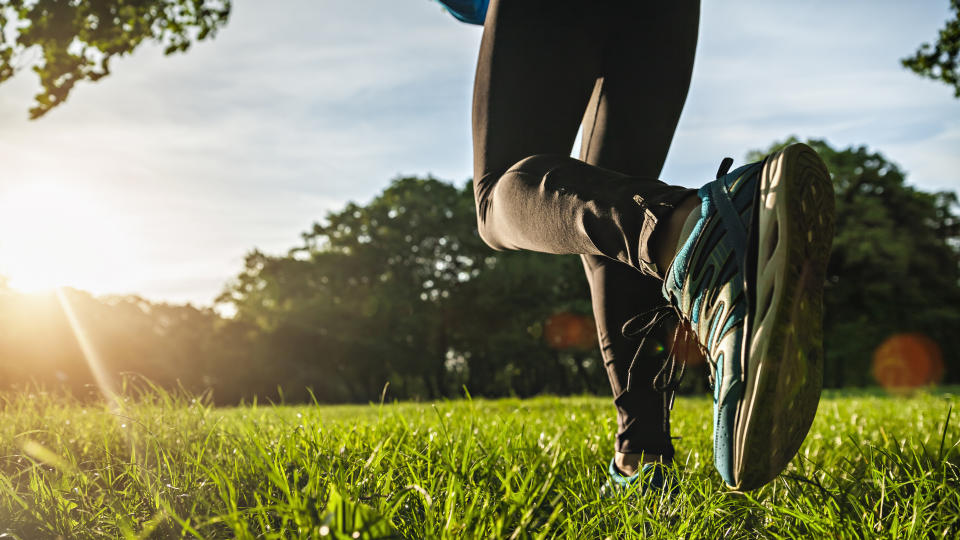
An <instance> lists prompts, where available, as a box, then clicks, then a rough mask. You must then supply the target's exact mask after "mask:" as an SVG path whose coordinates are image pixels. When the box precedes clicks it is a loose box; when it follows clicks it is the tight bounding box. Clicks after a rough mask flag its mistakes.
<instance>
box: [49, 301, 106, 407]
mask: <svg viewBox="0 0 960 540" xmlns="http://www.w3.org/2000/svg"><path fill="white" fill-rule="evenodd" d="M56 293H57V300H59V302H60V307H61V308H63V313H64V315H66V316H67V322H69V323H70V329H71V330H73V335H74V337H75V338H76V339H77V344H78V345H79V346H80V352H81V353H82V354H83V359H84V360H86V362H87V366H89V367H90V372H91V373H93V378H94V380H96V381H97V386H98V387H99V388H100V392H101V393H103V396H104V397H105V398H106V399H107V403H108V404H109V405H110V408H111V410H114V411H116V409H118V406H119V400H118V398H117V391H116V388H114V385H113V381H112V380H111V378H110V375H109V374H108V373H107V370H106V369H105V368H104V365H103V361H102V360H101V359H100V355H99V354H98V353H97V349H96V348H95V347H94V346H93V343H92V342H91V341H90V338H89V337H88V336H87V333H86V332H84V330H83V326H82V325H81V324H80V320H79V319H77V314H76V313H74V311H73V305H72V304H70V299H69V298H68V297H67V295H66V294H64V292H63V288H62V287H57V289H56Z"/></svg>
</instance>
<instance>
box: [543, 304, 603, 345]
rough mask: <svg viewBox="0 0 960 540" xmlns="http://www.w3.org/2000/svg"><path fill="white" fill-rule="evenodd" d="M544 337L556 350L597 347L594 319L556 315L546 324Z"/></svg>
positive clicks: (574, 315) (566, 314)
mask: <svg viewBox="0 0 960 540" xmlns="http://www.w3.org/2000/svg"><path fill="white" fill-rule="evenodd" d="M543 337H544V339H545V340H546V341H547V345H548V346H549V347H552V348H554V349H578V350H589V349H592V348H593V347H595V346H596V345H597V327H596V325H595V324H594V322H593V318H592V317H588V316H586V315H578V314H576V313H569V312H562V313H556V314H554V315H551V316H550V318H548V319H547V321H546V322H545V323H544V325H543Z"/></svg>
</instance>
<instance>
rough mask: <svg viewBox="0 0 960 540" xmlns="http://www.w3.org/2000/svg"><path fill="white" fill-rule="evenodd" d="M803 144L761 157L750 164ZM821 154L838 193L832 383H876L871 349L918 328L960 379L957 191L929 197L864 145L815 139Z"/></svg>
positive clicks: (831, 300) (827, 326)
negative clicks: (843, 146) (833, 144)
mask: <svg viewBox="0 0 960 540" xmlns="http://www.w3.org/2000/svg"><path fill="white" fill-rule="evenodd" d="M792 142H796V139H795V138H793V137H791V138H790V139H788V140H787V141H784V142H782V143H776V144H774V145H773V146H772V147H771V148H770V149H769V150H768V151H765V152H759V151H757V152H753V153H751V155H750V156H748V159H749V160H751V161H754V160H757V159H761V158H762V156H763V155H766V154H768V153H770V152H773V151H775V150H777V149H779V148H782V147H784V146H786V145H787V144H790V143H792ZM807 144H809V145H810V146H811V147H813V148H814V149H815V150H816V151H817V153H819V154H820V156H821V157H822V158H823V160H824V162H825V163H826V165H827V168H828V169H829V171H830V174H831V176H832V177H833V185H834V189H835V191H836V214H837V216H836V217H837V221H836V236H835V238H834V242H833V252H832V254H831V257H830V262H829V264H828V267H827V283H826V288H825V290H824V303H825V306H824V309H825V313H824V332H825V335H824V347H825V349H826V367H825V371H826V373H825V383H826V384H827V385H828V386H835V387H841V386H848V385H864V384H869V383H871V382H872V380H871V378H870V367H871V360H872V355H873V352H874V351H875V350H876V349H877V347H878V346H880V345H881V343H882V342H883V341H884V340H885V339H886V338H888V337H889V336H891V335H894V334H898V333H907V332H915V333H920V334H923V335H925V336H927V337H929V338H931V339H932V340H933V341H934V342H936V343H937V344H939V346H940V348H941V350H942V351H943V352H944V360H945V361H946V363H947V365H948V367H949V368H952V369H949V370H948V376H949V377H951V378H952V380H954V381H955V380H957V376H958V374H960V354H958V351H960V335H958V334H957V332H956V329H957V328H960V310H958V309H957V306H960V217H958V216H957V213H956V209H957V196H956V194H955V193H953V192H937V193H927V192H924V191H921V190H919V189H916V188H914V187H912V186H909V185H907V184H906V174H905V173H904V172H903V171H902V170H900V168H899V167H898V166H897V165H896V164H894V163H892V162H890V161H889V160H887V159H886V158H885V157H884V156H883V155H881V154H880V153H878V152H871V151H869V150H868V149H867V148H866V147H863V146H861V147H856V148H854V147H850V148H846V149H843V150H836V149H834V148H832V147H830V146H829V145H828V144H827V143H826V142H824V141H821V140H811V141H807Z"/></svg>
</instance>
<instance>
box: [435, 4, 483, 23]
mask: <svg viewBox="0 0 960 540" xmlns="http://www.w3.org/2000/svg"><path fill="white" fill-rule="evenodd" d="M438 1H439V2H440V3H441V4H443V7H445V8H447V11H449V12H450V14H451V15H453V16H454V17H456V18H457V19H460V20H461V21H463V22H465V23H470V24H479V25H480V26H483V20H484V19H486V18H487V5H488V4H489V3H490V0H438Z"/></svg>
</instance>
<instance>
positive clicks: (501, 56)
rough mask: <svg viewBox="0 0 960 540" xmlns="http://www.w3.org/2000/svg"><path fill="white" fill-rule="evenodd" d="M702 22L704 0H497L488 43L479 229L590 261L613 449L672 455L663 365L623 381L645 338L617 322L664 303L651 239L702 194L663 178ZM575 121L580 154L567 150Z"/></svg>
mask: <svg viewBox="0 0 960 540" xmlns="http://www.w3.org/2000/svg"><path fill="white" fill-rule="evenodd" d="M699 17H700V5H699V1H692V2H683V1H681V2H677V3H667V2H639V1H606V0H579V1H568V2H558V1H556V0H492V2H491V5H490V8H489V11H488V12H487V18H486V22H485V24H484V33H483V40H482V42H481V45H480V56H479V60H478V62H477V75H476V82H475V86H474V96H473V145H474V189H475V194H476V200H477V222H478V227H479V230H480V235H481V236H482V237H483V239H484V240H485V241H486V242H487V243H488V244H489V245H490V246H491V247H493V248H496V249H527V250H533V251H541V252H547V253H558V254H562V253H567V254H572V253H576V254H580V255H581V256H582V258H583V263H584V267H585V269H586V272H587V277H588V279H589V282H590V290H591V294H592V298H593V309H594V316H595V318H596V321H597V328H598V333H599V337H600V346H601V350H602V353H603V358H604V363H605V365H606V367H607V373H608V375H609V378H610V385H611V387H612V389H613V393H614V396H615V398H614V403H615V404H616V407H617V424H618V433H617V443H616V449H617V451H618V452H624V453H637V452H648V453H655V454H662V455H664V457H665V458H670V457H672V455H673V446H672V444H671V442H670V428H669V410H668V408H667V406H666V396H665V395H663V394H661V393H658V392H656V391H654V390H653V389H652V387H651V385H650V383H649V381H652V379H653V378H654V375H655V373H656V371H657V370H658V369H659V367H660V366H659V365H657V363H656V362H654V361H649V362H638V366H637V368H636V371H635V372H634V375H633V377H634V381H637V380H639V381H642V382H641V383H639V384H638V383H636V382H634V383H633V384H632V387H631V388H629V389H627V384H626V383H627V370H628V367H629V366H630V364H631V361H632V360H633V357H634V355H635V354H636V353H637V343H636V342H634V341H630V340H628V339H626V338H624V336H623V335H622V333H621V328H622V326H623V324H624V322H626V320H627V319H629V318H631V317H633V316H634V315H637V314H639V313H643V312H645V311H648V310H650V309H652V308H654V307H656V306H657V305H660V304H663V303H664V302H665V301H664V299H663V297H662V294H661V292H660V288H661V280H660V279H659V278H658V277H655V276H658V275H659V272H660V271H662V270H663V269H657V268H656V267H655V265H653V258H652V255H651V249H650V246H651V238H654V237H655V235H656V233H657V230H658V227H657V225H658V223H659V222H661V221H663V219H664V218H665V217H666V216H667V215H668V214H669V212H670V211H671V210H672V208H673V207H674V206H675V205H677V204H679V203H680V201H682V200H683V199H685V198H687V197H688V196H690V195H691V194H692V193H694V191H692V190H688V189H685V188H681V187H676V186H669V185H667V184H665V183H663V182H661V181H659V180H656V178H657V177H658V176H659V174H660V171H661V169H662V167H663V163H664V161H665V160H666V156H667V151H668V149H669V147H670V142H671V140H672V139H673V133H674V130H675V129H676V125H677V122H678V120H679V118H680V112H681V110H682V109H683V104H684V101H685V100H686V95H687V89H688V88H689V84H690V75H691V71H692V69H693V58H694V52H695V49H696V41H697V30H698V26H699ZM581 121H582V123H583V144H582V148H581V151H580V159H581V160H582V161H580V160H576V159H573V158H571V157H569V155H570V151H571V149H572V147H573V142H574V139H575V138H576V133H577V129H578V127H579V126H580V124H581ZM601 167H602V168H601ZM659 337H661V338H663V337H664V336H662V335H661V336H659ZM661 341H663V342H665V339H661Z"/></svg>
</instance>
